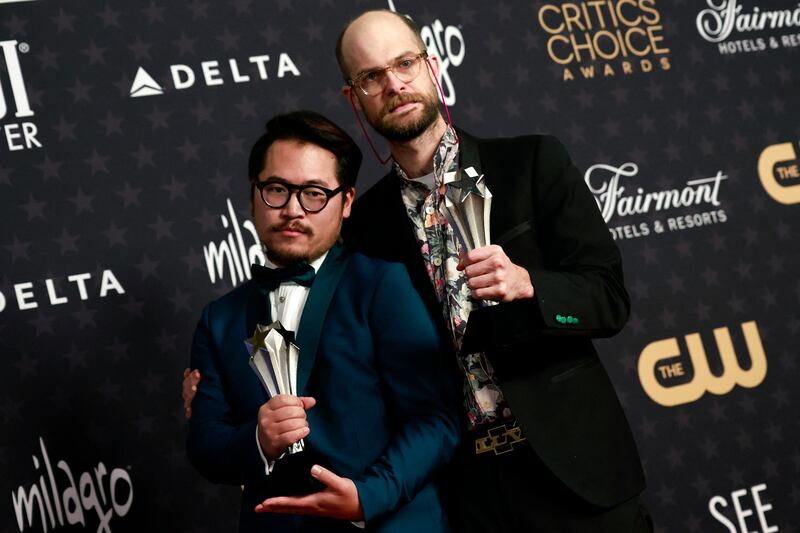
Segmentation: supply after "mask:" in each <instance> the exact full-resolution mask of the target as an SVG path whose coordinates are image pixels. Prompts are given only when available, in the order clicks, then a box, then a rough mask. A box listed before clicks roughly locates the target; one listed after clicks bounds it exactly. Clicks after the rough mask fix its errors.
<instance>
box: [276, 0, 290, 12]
mask: <svg viewBox="0 0 800 533" xmlns="http://www.w3.org/2000/svg"><path fill="white" fill-rule="evenodd" d="M276 1H277V4H278V10H279V11H294V2H293V0H276Z"/></svg>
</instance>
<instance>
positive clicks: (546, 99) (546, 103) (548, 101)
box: [539, 93, 558, 113]
mask: <svg viewBox="0 0 800 533" xmlns="http://www.w3.org/2000/svg"><path fill="white" fill-rule="evenodd" d="M539 103H540V104H542V109H544V110H545V112H546V113H554V112H555V111H556V110H557V109H558V101H557V100H556V99H555V98H553V96H552V95H551V94H550V93H544V96H542V98H541V99H540V100H539Z"/></svg>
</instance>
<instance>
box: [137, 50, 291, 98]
mask: <svg viewBox="0 0 800 533" xmlns="http://www.w3.org/2000/svg"><path fill="white" fill-rule="evenodd" d="M169 72H170V79H171V81H172V87H171V89H174V90H176V91H182V90H185V89H189V88H190V87H194V85H195V84H196V83H198V82H200V84H201V85H205V86H206V87H213V86H217V85H224V84H225V83H226V82H228V81H232V82H233V83H249V82H251V81H253V80H256V79H259V80H268V79H269V77H270V73H271V74H273V75H274V76H275V77H276V78H279V79H280V78H283V77H285V76H287V75H290V74H291V75H292V76H300V70H298V68H297V66H296V65H295V64H294V62H293V61H292V59H291V58H290V57H289V54H287V53H285V52H281V53H280V54H279V55H278V58H277V61H271V59H270V56H268V55H266V54H265V55H257V56H250V57H248V58H247V60H246V61H240V60H238V59H236V58H230V59H228V60H226V61H224V62H222V63H220V61H217V60H213V61H203V62H201V63H200V65H199V66H195V67H192V66H190V65H183V64H175V65H170V67H169ZM164 92H165V89H164V87H163V86H162V85H161V84H160V83H158V82H157V81H156V80H155V78H153V76H151V75H150V73H149V72H147V71H146V70H145V69H144V67H139V69H138V70H137V71H136V75H135V76H134V79H133V83H132V84H131V90H130V97H131V98H139V97H142V96H154V95H160V94H164Z"/></svg>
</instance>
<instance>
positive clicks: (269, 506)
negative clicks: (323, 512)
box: [256, 493, 320, 514]
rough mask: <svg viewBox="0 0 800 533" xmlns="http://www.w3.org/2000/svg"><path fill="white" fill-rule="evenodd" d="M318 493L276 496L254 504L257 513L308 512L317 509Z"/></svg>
mask: <svg viewBox="0 0 800 533" xmlns="http://www.w3.org/2000/svg"><path fill="white" fill-rule="evenodd" d="M319 500H320V497H319V493H315V494H309V495H308V496H301V497H296V496H277V497H275V498H267V499H266V500H264V501H263V502H261V503H259V504H258V505H256V512H257V513H284V514H285V513H288V514H309V513H310V512H312V511H314V510H318V509H319Z"/></svg>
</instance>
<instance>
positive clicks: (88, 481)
mask: <svg viewBox="0 0 800 533" xmlns="http://www.w3.org/2000/svg"><path fill="white" fill-rule="evenodd" d="M39 449H40V451H41V458H40V457H39V456H37V455H36V454H34V455H33V468H34V469H35V470H36V472H37V473H38V474H39V481H38V483H36V482H34V483H33V484H32V485H31V486H30V487H29V488H28V489H27V490H26V489H25V487H23V486H19V487H17V489H16V490H14V491H12V492H11V501H12V503H13V505H14V516H15V518H16V519H17V527H18V528H19V531H21V532H22V531H25V528H26V527H30V528H32V529H36V530H43V531H48V530H49V529H51V528H52V529H56V528H58V527H62V526H66V525H75V524H80V525H81V526H83V528H87V527H88V529H94V526H93V524H92V523H93V522H94V519H92V518H91V517H92V514H94V515H96V519H97V520H98V521H99V523H98V525H97V531H98V533H99V532H107V533H111V519H112V518H113V517H114V516H118V517H123V516H125V515H127V514H128V512H129V511H130V509H131V505H132V504H133V483H132V482H131V476H130V474H128V471H127V470H125V469H122V468H114V469H113V470H111V472H109V471H108V469H107V468H106V465H104V464H103V463H102V462H100V463H97V466H95V467H94V468H91V469H89V470H87V471H86V472H82V473H80V474H79V475H77V476H75V475H73V473H72V469H71V468H70V466H69V465H68V464H67V462H66V461H64V460H63V459H62V460H59V461H58V462H54V461H53V462H51V461H50V456H49V454H48V453H47V447H46V446H45V444H44V439H42V438H39ZM54 466H55V468H54ZM59 471H60V472H59ZM76 479H77V484H76V482H75V481H76Z"/></svg>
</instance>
